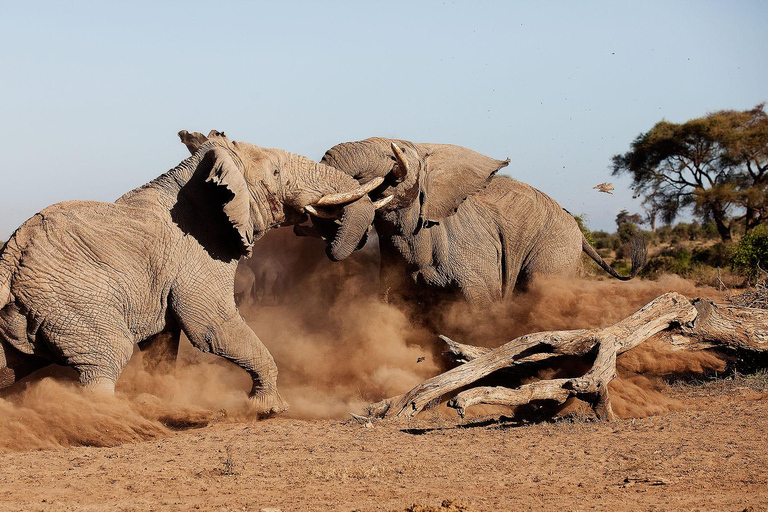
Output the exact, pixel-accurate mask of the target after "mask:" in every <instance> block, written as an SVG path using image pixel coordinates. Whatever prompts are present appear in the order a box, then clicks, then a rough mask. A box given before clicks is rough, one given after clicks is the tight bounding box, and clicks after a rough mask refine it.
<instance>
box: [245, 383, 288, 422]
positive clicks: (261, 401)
mask: <svg viewBox="0 0 768 512" xmlns="http://www.w3.org/2000/svg"><path fill="white" fill-rule="evenodd" d="M248 402H249V403H250V406H251V408H252V409H253V410H254V411H255V412H256V413H257V414H258V415H259V418H269V417H271V416H274V415H276V414H280V413H282V412H285V411H287V410H288V402H286V401H285V400H283V398H282V397H281V396H280V393H278V392H277V389H275V388H273V387H271V386H270V387H266V388H259V389H255V388H254V389H253V390H251V394H250V396H249V397H248Z"/></svg>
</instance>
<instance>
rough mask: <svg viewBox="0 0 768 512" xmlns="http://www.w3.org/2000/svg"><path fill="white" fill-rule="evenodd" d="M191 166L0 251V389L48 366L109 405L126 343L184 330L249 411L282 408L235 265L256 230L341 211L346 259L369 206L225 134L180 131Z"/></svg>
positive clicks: (315, 170)
mask: <svg viewBox="0 0 768 512" xmlns="http://www.w3.org/2000/svg"><path fill="white" fill-rule="evenodd" d="M179 135H180V137H181V138H182V141H184V142H185V144H187V147H189V149H190V151H191V152H192V153H193V155H192V156H191V157H190V158H187V159H186V160H184V161H183V162H181V164H179V165H178V166H177V167H175V168H174V169H171V170H170V171H168V172H167V173H165V174H163V175H162V176H160V177H158V178H157V179H155V180H153V181H151V182H150V183H147V184H146V185H144V186H142V187H139V188H137V189H135V190H133V191H131V192H129V193H127V194H125V195H124V196H122V197H121V198H120V199H119V200H118V201H116V202H115V203H99V202H91V201H72V202H65V203H59V204H56V205H53V206H50V207H48V208H46V209H45V210H43V211H41V212H40V213H38V214H36V215H35V216H33V217H32V218H31V219H29V220H28V221H26V222H25V223H24V224H23V225H22V226H21V227H19V228H18V229H17V230H16V232H15V233H14V234H13V236H12V237H11V239H10V240H9V241H8V243H7V245H6V246H5V248H4V249H3V251H2V253H0V388H2V387H6V386H9V385H10V384H12V383H14V382H15V381H17V380H18V379H20V378H22V377H24V376H25V375H27V374H29V373H30V372H32V371H34V370H36V369H38V368H41V367H43V366H46V365H48V364H50V363H58V364H62V365H67V366H71V367H73V368H74V369H75V370H76V371H77V372H78V374H79V378H80V382H81V383H82V384H83V385H85V386H86V387H88V388H92V389H95V390H100V391H105V392H108V393H111V392H113V391H114V386H115V382H116V381H117V379H118V377H119V375H120V373H121V371H122V370H123V368H124V367H125V365H126V364H127V363H128V360H129V359H130V357H131V355H132V351H133V346H134V344H136V343H142V342H144V341H145V340H148V339H151V338H153V337H154V336H158V337H161V338H166V339H167V338H171V339H175V340H176V343H177V340H178V336H179V333H180V331H182V330H183V331H184V333H185V334H186V335H187V337H188V338H189V340H190V341H191V343H192V344H193V345H194V346H195V347H196V348H198V349H200V350H201V351H203V352H211V353H213V354H216V355H219V356H221V357H223V358H226V359H228V360H230V361H232V362H233V363H235V364H237V365H239V366H240V367H242V368H243V369H245V370H246V371H247V372H248V373H249V374H250V376H251V378H252V381H253V385H252V389H251V392H250V396H249V400H250V401H251V405H252V406H253V408H254V410H255V411H256V412H259V413H265V414H269V413H276V412H280V411H283V410H285V409H286V408H287V404H286V403H285V402H284V401H283V400H282V398H281V397H280V395H279V393H278V391H277V387H276V385H277V367H276V365H275V362H274V360H273V358H272V356H271V354H270V353H269V352H268V351H267V349H266V347H265V346H264V345H263V344H262V343H261V341H260V340H259V338H258V337H257V336H256V334H254V332H253V331H252V330H251V329H250V328H249V327H248V325H246V323H245V321H244V320H243V318H242V317H241V316H240V315H239V314H238V310H237V307H236V306H235V301H234V294H233V286H234V285H233V281H234V278H235V269H236V267H237V263H238V260H239V259H240V257H241V256H243V255H248V254H249V253H250V252H251V249H252V246H253V243H254V242H255V241H256V240H258V239H259V238H260V237H261V236H262V235H263V234H264V233H265V232H266V231H268V230H270V229H272V228H274V227H277V226H281V225H288V224H292V223H296V222H301V221H302V220H305V219H306V214H305V210H306V208H308V207H309V208H312V207H313V206H316V207H323V205H325V207H329V206H331V205H333V207H334V208H341V209H342V210H343V214H342V221H341V227H340V228H339V230H338V236H337V237H336V238H335V239H334V240H332V241H330V243H329V247H328V252H329V254H330V255H331V256H332V257H333V258H335V259H344V258H345V257H346V256H348V255H349V254H350V253H351V252H352V251H353V250H354V249H355V247H357V245H358V244H359V243H360V239H361V238H362V236H363V234H364V233H365V232H366V230H367V229H368V228H369V226H370V223H371V222H372V219H373V216H374V213H375V212H374V208H375V206H374V205H373V204H372V203H371V200H370V198H369V197H368V196H367V193H368V192H369V191H370V189H369V188H366V187H361V186H360V185H359V184H358V182H357V181H355V180H354V179H352V178H351V177H350V176H348V175H346V174H344V173H341V172H339V171H338V170H336V169H333V168H331V167H329V166H327V165H324V164H318V163H316V162H312V161H310V160H309V159H307V158H305V157H302V156H298V155H293V154H290V153H287V152H285V151H281V150H276V149H263V148H259V147H257V146H254V145H251V144H245V143H241V142H232V141H230V140H229V139H228V138H226V136H224V134H222V133H219V132H211V134H209V136H208V137H206V136H203V135H202V134H199V133H195V134H190V133H188V132H186V131H183V132H180V134H179Z"/></svg>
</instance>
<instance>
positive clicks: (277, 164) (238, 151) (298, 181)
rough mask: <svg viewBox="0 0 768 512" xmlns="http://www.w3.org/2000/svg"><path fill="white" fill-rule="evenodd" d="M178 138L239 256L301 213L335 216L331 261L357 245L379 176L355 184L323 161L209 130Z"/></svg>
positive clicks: (302, 216) (301, 216)
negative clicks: (213, 191)
mask: <svg viewBox="0 0 768 512" xmlns="http://www.w3.org/2000/svg"><path fill="white" fill-rule="evenodd" d="M179 137H180V139H181V141H182V142H183V143H184V144H185V145H186V146H187V148H188V149H189V151H190V153H192V154H193V155H195V156H197V157H198V158H200V159H201V165H200V167H201V168H202V169H203V172H202V176H201V177H200V178H199V179H198V181H204V182H205V183H211V184H213V185H215V186H217V188H218V189H219V190H220V191H221V193H222V197H221V198H220V199H221V201H220V203H219V204H221V205H223V214H224V216H225V217H226V219H225V222H227V223H228V224H229V225H230V226H231V228H232V235H233V237H232V238H233V239H234V240H236V243H237V246H238V247H239V251H240V253H241V254H243V255H246V256H249V255H250V254H251V248H252V246H253V243H254V241H256V240H258V239H259V238H261V236H262V235H263V234H264V233H265V232H266V231H268V230H269V229H271V228H273V227H278V226H285V225H291V224H298V223H300V222H302V221H303V220H306V219H307V214H312V213H314V214H318V211H319V210H322V211H324V212H331V211H333V212H334V215H336V216H338V218H339V221H338V229H336V230H335V232H334V236H333V237H332V238H331V239H329V240H328V246H327V247H326V253H327V254H328V257H329V258H331V259H332V260H335V261H338V260H342V259H344V258H346V257H347V256H349V255H350V254H351V253H352V252H353V251H354V250H355V248H356V247H357V246H358V245H359V244H360V241H361V239H363V237H364V236H365V234H366V232H367V230H368V228H369V226H370V225H371V223H372V221H373V218H374V213H375V208H376V205H374V204H373V202H372V201H371V199H370V197H369V196H368V193H369V192H371V190H372V189H373V188H375V187H376V186H378V184H380V183H381V182H382V181H383V178H382V179H379V180H371V181H369V182H367V183H366V184H364V185H361V184H360V183H358V182H357V181H356V180H354V179H353V178H352V177H350V176H348V175H347V174H345V173H342V172H340V171H338V170H337V169H334V168H332V167H330V166H328V165H326V164H322V163H320V164H319V163H317V162H313V161H311V160H309V159H308V158H305V157H303V156H300V155H295V154H292V153H288V152H286V151H283V150H279V149H266V148H261V147H258V146H255V145H253V144H248V143H243V142H235V141H230V140H229V139H228V138H227V137H226V135H225V134H223V133H221V132H217V131H215V130H213V131H211V132H210V133H209V134H208V136H205V135H203V134H201V133H197V132H196V133H189V132H187V131H186V130H182V131H181V132H179ZM200 153H202V155H200ZM208 202H209V203H210V200H208ZM199 203H202V201H200V202H199Z"/></svg>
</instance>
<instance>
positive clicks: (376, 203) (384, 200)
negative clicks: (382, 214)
mask: <svg viewBox="0 0 768 512" xmlns="http://www.w3.org/2000/svg"><path fill="white" fill-rule="evenodd" d="M394 198H395V196H387V197H382V198H381V199H379V200H378V201H374V202H373V207H374V209H376V210H378V209H379V208H381V207H382V206H386V205H388V204H389V203H390V202H392V200H393V199H394Z"/></svg>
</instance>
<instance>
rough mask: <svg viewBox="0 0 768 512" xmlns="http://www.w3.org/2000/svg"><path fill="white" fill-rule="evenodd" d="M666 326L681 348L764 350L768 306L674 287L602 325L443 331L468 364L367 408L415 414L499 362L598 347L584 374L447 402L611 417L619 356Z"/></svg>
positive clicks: (505, 364)
mask: <svg viewBox="0 0 768 512" xmlns="http://www.w3.org/2000/svg"><path fill="white" fill-rule="evenodd" d="M662 331H665V332H666V333H667V334H669V335H670V339H671V340H672V342H673V343H674V344H675V345H677V346H678V347H679V348H688V349H691V350H693V349H701V348H708V347H713V346H721V347H725V348H732V349H745V350H751V351H758V352H762V351H766V350H768V311H767V310H761V309H752V308H741V307H733V306H723V305H717V304H714V303H713V302H711V301H709V300H707V299H694V300H691V299H688V298H687V297H684V296H683V295H680V294H679V293H675V292H671V293H666V294H664V295H662V296H660V297H657V298H656V299H654V300H653V301H651V302H649V303H648V304H646V305H645V306H644V307H643V308H641V309H640V310H639V311H637V312H635V313H634V314H632V315H631V316H629V317H627V318H625V319H624V320H621V321H620V322H617V323H615V324H613V325H611V326H610V327H606V328H603V329H580V330H572V331H550V332H538V333H534V334H526V335H525V336H521V337H519V338H516V339H514V340H512V341H510V342H508V343H506V344H504V345H502V346H501V347H499V348H496V349H487V348H481V347H474V346H470V345H463V344H461V343H456V342H455V341H452V340H450V339H448V338H446V337H444V336H441V338H442V339H443V340H444V341H445V342H446V343H447V345H448V351H447V353H448V354H449V355H451V356H452V357H453V358H454V359H455V360H456V361H458V362H464V363H465V364H462V365H461V366H458V367H456V368H454V369H452V370H450V371H447V372H445V373H442V374H440V375H438V376H436V377H433V378H431V379H429V380H427V381H425V382H423V383H421V384H419V385H418V386H416V387H415V388H413V389H411V390H410V391H408V392H407V393H405V394H404V395H401V396H396V397H393V398H388V399H386V400H383V401H381V402H378V403H376V404H373V405H371V406H370V408H369V414H370V415H371V416H375V417H380V418H395V417H412V416H414V415H416V414H418V413H419V412H420V411H421V410H422V409H424V407H425V406H427V404H429V403H430V402H432V401H434V400H436V399H439V398H440V397H442V396H443V395H445V394H447V393H450V392H452V391H455V390H456V389H458V388H461V387H464V386H469V385H471V384H472V383H474V382H476V381H477V380H479V379H480V378H482V377H485V376H487V375H489V374H491V373H493V372H496V371H498V370H501V369H505V368H507V369H516V368H517V369H519V370H523V368H522V366H523V365H526V364H529V363H533V362H540V361H543V360H546V359H548V358H553V357H559V356H577V357H587V356H589V357H592V356H593V355H594V361H593V363H592V367H591V369H590V370H589V371H587V372H586V373H585V374H584V375H582V376H580V377H574V378H561V379H552V380H541V381H537V382H533V383H530V384H524V385H521V386H519V387H517V388H514V389H513V388H507V387H477V388H471V389H469V390H467V391H464V392H462V393H460V394H458V395H457V396H455V397H454V398H453V399H451V400H450V401H449V402H448V405H449V406H450V407H454V408H455V409H457V410H458V413H459V414H460V415H461V416H462V417H463V416H464V412H465V410H466V409H467V408H468V407H471V406H473V405H477V404H493V405H509V406H517V405H523V404H528V403H530V402H532V401H536V400H551V401H554V402H557V403H563V402H565V401H566V400H567V399H568V398H570V397H577V398H580V399H582V400H584V401H586V402H587V403H589V404H590V405H591V406H592V407H593V408H594V410H595V413H596V414H597V416H598V418H601V419H605V420H610V419H613V418H614V414H613V410H612V409H611V401H610V397H609V395H608V383H610V382H611V381H612V380H613V379H614V378H615V377H616V357H617V356H618V355H619V354H622V353H623V352H626V351H628V350H630V349H632V348H634V347H636V346H638V345H639V344H641V343H643V342H644V341H646V340H647V339H648V338H650V337H652V336H654V335H656V334H658V333H660V332H662Z"/></svg>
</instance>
